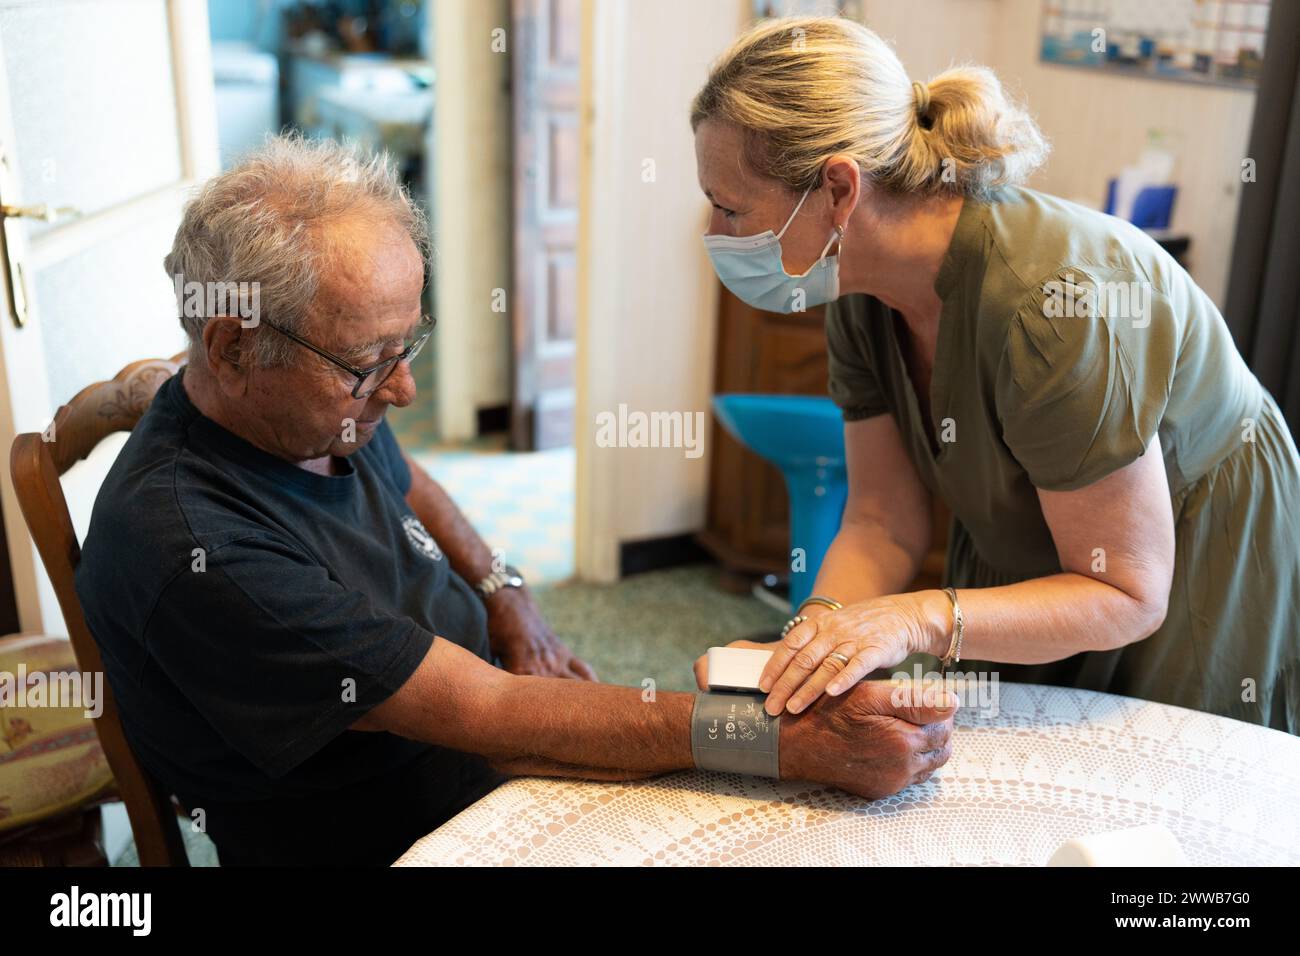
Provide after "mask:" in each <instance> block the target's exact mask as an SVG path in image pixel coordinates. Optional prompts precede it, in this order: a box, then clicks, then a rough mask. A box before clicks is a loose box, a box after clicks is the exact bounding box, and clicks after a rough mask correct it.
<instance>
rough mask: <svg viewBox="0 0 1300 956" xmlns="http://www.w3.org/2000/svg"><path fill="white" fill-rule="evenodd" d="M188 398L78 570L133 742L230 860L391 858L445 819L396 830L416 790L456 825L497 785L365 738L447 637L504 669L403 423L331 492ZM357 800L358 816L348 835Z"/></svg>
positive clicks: (164, 405) (143, 429) (100, 501)
mask: <svg viewBox="0 0 1300 956" xmlns="http://www.w3.org/2000/svg"><path fill="white" fill-rule="evenodd" d="M182 383H183V372H182V374H178V375H176V376H175V377H173V378H172V379H171V380H169V381H168V382H166V383H165V384H164V385H163V386H162V388H161V389H159V391H158V395H157V397H156V398H155V400H154V402H153V404H152V405H151V406H150V408H149V410H148V411H147V412H146V414H145V415H144V417H143V418H142V419H141V420H140V422H139V424H138V425H137V426H136V428H135V430H134V431H133V432H132V434H131V437H130V438H129V440H128V441H127V443H126V445H125V446H124V448H123V449H122V452H121V454H120V455H119V457H118V459H117V461H116V463H115V464H114V465H113V468H112V470H111V471H110V472H109V475H108V478H107V479H106V480H105V482H104V485H103V487H102V489H101V490H100V493H99V497H98V498H97V500H96V502H95V509H94V513H93V516H92V519H91V525H90V532H89V534H88V535H87V537H86V541H85V546H84V548H83V551H82V557H81V564H80V566H79V567H78V569H77V581H76V583H77V593H78V595H79V596H80V598H81V603H82V606H83V608H84V609H85V613H86V619H87V622H88V623H89V626H90V630H91V632H92V633H93V634H94V636H95V640H96V642H97V643H98V644H99V646H100V649H101V652H102V654H103V658H104V667H105V671H106V676H107V679H108V681H109V684H110V686H111V687H112V689H113V693H114V694H115V695H116V697H117V701H118V706H119V710H120V711H121V717H122V723H123V725H124V727H125V730H126V734H127V737H128V739H129V740H130V742H131V745H132V747H133V748H134V750H135V752H136V753H137V754H138V756H139V758H140V759H141V760H142V761H143V762H144V764H145V765H146V766H147V767H148V769H149V770H150V771H151V772H152V773H153V774H154V775H155V776H156V777H157V778H158V779H159V780H160V781H161V782H162V783H163V784H165V785H166V786H168V787H169V788H170V789H171V790H172V791H173V792H175V793H177V794H178V795H179V796H180V797H181V799H182V800H183V801H184V802H185V803H186V805H187V806H188V807H190V808H191V809H193V808H202V809H204V810H205V815H206V817H207V822H208V826H209V833H211V834H212V836H213V838H214V840H215V841H216V842H217V847H218V850H219V851H220V852H221V854H222V857H223V860H224V859H226V858H227V857H228V856H229V857H231V858H238V859H247V860H258V861H264V862H293V861H294V860H296V859H300V858H301V856H302V853H303V850H302V846H301V845H298V844H294V845H293V846H292V847H290V844H289V843H287V842H279V843H278V842H277V841H279V839H280V835H281V828H282V827H284V826H291V827H299V828H302V827H306V828H314V829H316V830H317V833H316V837H315V838H316V839H318V840H335V839H338V840H342V841H344V842H345V843H346V844H347V845H348V847H349V852H348V853H345V854H342V855H337V854H336V855H326V856H325V857H323V859H326V860H337V859H375V860H376V862H379V861H380V859H381V858H382V855H383V854H387V853H389V852H391V849H392V848H393V847H400V846H401V845H402V841H403V840H405V841H406V843H408V844H409V842H410V841H411V839H414V838H416V837H418V836H420V835H422V833H424V832H427V831H428V829H430V828H431V826H430V823H433V824H434V825H436V823H437V822H440V821H438V820H436V819H433V818H431V817H428V816H426V818H425V819H423V820H410V819H394V817H396V816H397V814H393V813H391V812H385V810H384V809H383V808H384V806H385V801H386V799H387V797H388V796H389V795H391V794H392V793H393V791H394V789H400V788H403V787H407V788H409V789H411V790H412V791H418V792H421V793H425V794H426V796H429V799H426V800H424V805H428V806H430V807H432V806H433V805H434V804H439V805H440V806H439V811H440V813H441V812H446V811H447V810H448V809H449V808H454V809H458V808H459V805H460V804H461V803H463V800H461V799H460V797H461V796H463V794H462V793H461V791H463V790H464V789H465V787H467V786H469V785H470V784H471V783H473V782H475V781H478V780H479V779H480V777H482V778H483V779H487V778H486V776H483V775H481V774H479V773H478V769H479V768H477V765H475V766H473V767H471V769H472V770H473V772H472V773H471V772H469V771H465V772H462V771H461V770H460V769H458V768H459V763H455V766H453V765H452V764H451V763H449V761H453V762H455V761H457V760H458V759H459V755H451V754H450V753H449V752H447V751H440V753H438V754H431V753H430V751H431V750H433V751H439V750H440V749H439V748H431V747H430V746H429V745H428V744H424V743H420V742H418V741H413V740H408V739H404V738H402V737H398V736H395V735H393V734H388V733H369V732H361V731H353V730H349V729H348V728H349V727H350V726H351V725H352V724H354V723H355V722H356V721H357V720H358V719H360V718H361V716H362V715H363V714H365V713H366V712H367V711H368V710H370V709H371V708H372V707H374V706H375V705H377V704H379V703H381V702H382V701H383V700H385V699H386V698H388V697H389V696H390V695H391V694H392V693H393V692H394V691H396V690H397V689H398V688H399V687H401V686H402V684H403V683H404V682H405V681H406V679H407V678H408V677H409V676H410V675H411V673H412V672H413V671H414V670H415V669H416V667H417V666H418V664H419V663H420V661H421V660H422V659H423V657H424V656H425V654H426V653H427V651H428V650H429V647H430V645H431V644H432V642H433V638H434V635H435V634H436V635H438V636H440V637H442V638H444V639H446V640H449V641H452V642H454V643H456V644H459V645H461V646H462V647H464V648H466V649H468V650H470V651H472V652H473V653H475V654H477V655H478V656H479V657H482V658H483V659H484V660H487V659H489V654H490V651H489V647H488V637H487V621H486V614H485V612H484V609H483V606H482V603H481V602H480V601H479V600H478V598H477V596H476V595H475V594H474V592H473V590H472V589H471V588H470V587H469V586H468V585H467V584H466V583H465V581H464V580H462V579H461V578H460V576H459V575H457V574H456V573H455V572H454V571H453V570H452V569H451V568H450V566H449V562H448V560H447V559H446V557H445V556H444V555H443V554H442V552H441V550H440V549H439V548H438V545H437V542H436V541H435V540H434V539H433V537H432V536H431V535H430V534H429V532H428V531H427V530H426V529H425V528H424V526H423V525H422V524H421V523H420V521H419V519H418V518H417V517H416V516H415V514H414V513H413V512H412V511H411V508H410V506H409V505H408V504H407V503H406V500H405V496H406V493H407V491H408V490H409V487H410V483H411V475H410V470H409V469H408V468H407V466H406V463H405V462H404V461H403V459H402V456H401V452H400V450H399V449H398V446H397V442H396V440H395V439H394V438H393V435H392V432H391V431H390V430H389V428H388V425H387V423H384V424H382V425H381V426H380V427H379V428H378V429H376V431H375V434H374V436H373V438H372V439H371V441H370V443H369V444H368V445H367V446H366V447H364V448H362V449H360V450H359V451H358V452H356V453H355V454H354V455H352V456H351V457H350V458H348V459H346V460H345V462H344V473H343V474H340V475H337V476H332V477H327V476H322V475H318V474H314V473H312V472H308V471H305V470H303V469H301V468H299V467H297V466H295V465H293V464H290V463H289V462H286V461H283V460H282V459H279V458H276V457H275V456H273V455H270V454H268V453H266V452H263V451H261V450H259V449H258V448H256V447H254V446H253V445H251V444H249V443H248V442H246V441H244V440H243V439H241V438H239V437H237V436H236V435H234V434H232V433H231V432H229V431H227V430H225V429H224V428H222V427H220V426H219V425H217V424H216V423H215V422H213V421H212V420H211V419H208V418H206V417H204V416H203V415H202V414H201V413H200V412H199V411H198V410H197V409H196V408H195V407H194V405H193V404H192V403H191V402H190V400H189V397H188V396H187V395H186V393H185V389H184V387H183V384H182ZM449 767H451V768H452V769H448V768H449ZM421 774H423V775H424V776H425V777H427V776H428V775H429V774H434V775H435V776H436V775H438V774H441V775H442V776H443V777H445V778H446V779H445V788H443V787H440V783H439V781H438V780H437V779H434V780H432V781H430V780H428V779H422V780H420V781H418V783H417V782H413V780H412V779H411V778H412V777H414V776H417V775H421ZM471 778H472V780H471ZM475 785H477V784H475ZM344 798H345V800H346V804H347V806H349V807H351V808H352V810H353V811H355V812H354V813H347V814H344V815H343V816H344V817H346V819H344V820H341V819H340V813H339V810H338V806H337V804H338V802H339V801H340V800H341V799H344ZM313 807H317V808H319V809H320V810H321V811H322V813H323V814H324V817H323V818H322V819H321V820H319V821H313V819H312V816H311V814H312V811H313ZM430 813H432V810H431V811H430ZM376 818H378V819H376ZM236 819H238V821H239V825H238V827H237V828H235V827H234V826H233V825H229V822H230V821H233V820H236ZM340 826H344V827H347V828H350V831H349V832H344V833H337V832H336V833H333V834H331V835H329V836H325V835H322V834H321V833H320V832H319V831H320V830H321V829H323V828H334V829H336V830H337V828H339V827H340ZM223 830H224V831H225V835H226V839H225V841H224V844H223V840H222V836H221V834H222V832H223ZM236 830H237V832H236ZM237 844H238V845H237ZM277 845H279V846H282V847H284V849H283V852H280V851H277V849H276V847H277ZM311 845H314V844H311ZM380 846H383V847H384V850H383V851H382V854H381V856H380V857H376V856H374V855H373V852H372V851H376V848H378V847H380ZM398 852H400V850H398ZM349 854H357V855H349ZM286 857H288V858H286ZM383 862H387V860H383Z"/></svg>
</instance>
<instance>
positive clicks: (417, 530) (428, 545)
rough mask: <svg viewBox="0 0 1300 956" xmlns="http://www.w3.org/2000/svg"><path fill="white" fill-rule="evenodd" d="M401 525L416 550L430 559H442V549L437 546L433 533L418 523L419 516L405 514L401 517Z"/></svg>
mask: <svg viewBox="0 0 1300 956" xmlns="http://www.w3.org/2000/svg"><path fill="white" fill-rule="evenodd" d="M402 527H403V528H405V529H406V537H407V538H408V539H410V542H411V544H412V545H414V546H415V550H416V551H419V552H420V553H421V554H422V555H424V556H425V557H426V558H429V559H430V560H432V561H441V560H442V550H441V549H440V548H439V547H438V542H437V541H434V540H433V535H431V534H429V532H428V530H427V529H426V528H425V527H424V525H422V524H420V519H419V518H417V517H416V516H415V515H407V516H406V517H405V518H403V519H402Z"/></svg>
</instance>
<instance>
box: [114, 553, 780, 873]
mask: <svg viewBox="0 0 1300 956" xmlns="http://www.w3.org/2000/svg"><path fill="white" fill-rule="evenodd" d="M537 600H538V603H540V604H541V606H542V610H543V612H544V613H545V614H546V618H547V620H548V621H550V623H551V626H552V627H553V628H554V629H555V632H556V633H557V634H558V635H560V637H561V638H563V639H564V640H565V641H566V642H567V643H568V644H569V646H570V647H572V648H573V649H574V650H575V651H576V652H577V653H578V655H579V656H580V657H583V658H585V659H586V660H587V661H588V662H590V663H591V665H592V666H593V667H594V668H595V669H596V672H597V674H599V675H600V679H601V681H603V682H604V683H607V684H626V685H630V686H633V687H641V686H643V685H642V681H643V680H645V679H646V678H651V679H652V680H654V682H655V684H654V686H655V689H656V690H694V689H695V680H694V677H693V675H692V671H691V665H692V664H693V663H694V661H695V658H696V657H698V656H699V655H700V654H702V653H703V652H704V651H705V650H706V649H707V648H709V647H711V646H713V645H715V644H725V643H727V642H728V641H732V640H736V639H737V638H741V637H753V636H754V635H755V634H758V633H764V634H767V635H768V636H771V637H775V636H776V632H777V631H778V630H779V629H780V627H781V624H782V623H783V621H784V616H783V615H782V614H780V613H779V612H777V611H775V610H773V609H772V608H770V607H768V606H767V605H765V604H763V603H761V602H759V601H758V600H756V599H754V598H752V597H748V596H738V595H734V594H729V593H727V592H725V591H723V590H722V589H721V588H720V587H719V586H718V572H717V570H716V569H715V568H714V567H712V566H710V565H696V566H692V567H684V568H674V569H671V570H667V571H653V572H650V573H647V574H638V575H636V576H634V577H630V578H627V579H625V580H623V581H620V582H619V583H617V584H609V585H600V584H573V583H570V584H563V585H558V586H556V587H550V588H543V589H541V590H539V591H538V592H537ZM183 829H185V830H188V829H189V828H188V827H183ZM186 841H187V846H188V849H189V854H190V861H191V862H192V863H193V864H194V865H195V866H216V865H217V861H216V850H215V849H214V847H213V845H212V843H211V841H209V840H208V839H207V837H205V836H203V834H200V833H187V834H186ZM137 864H138V861H137V859H136V854H135V846H134V845H133V844H132V845H129V846H128V847H127V849H126V851H125V852H124V853H123V854H122V855H121V856H120V857H119V858H118V859H117V860H116V862H115V863H114V865H115V866H136V865H137Z"/></svg>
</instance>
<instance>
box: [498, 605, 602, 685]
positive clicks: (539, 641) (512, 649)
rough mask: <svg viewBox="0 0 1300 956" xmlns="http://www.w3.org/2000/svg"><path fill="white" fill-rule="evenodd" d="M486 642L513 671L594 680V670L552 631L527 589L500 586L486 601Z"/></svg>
mask: <svg viewBox="0 0 1300 956" xmlns="http://www.w3.org/2000/svg"><path fill="white" fill-rule="evenodd" d="M487 611H488V641H489V643H490V644H491V646H492V652H493V653H494V654H496V655H497V656H498V657H499V658H501V664H502V666H503V667H504V668H505V669H506V670H508V671H509V672H510V673H512V674H533V675H535V676H537V677H571V678H576V679H578V680H590V681H594V680H596V672H595V671H594V670H592V669H591V666H590V665H589V664H588V663H587V662H586V661H584V660H581V659H580V658H577V657H575V656H574V655H573V652H572V651H571V650H569V648H568V647H566V646H565V644H564V642H563V641H561V640H560V639H559V638H558V637H556V636H555V634H554V633H553V632H552V631H551V629H550V627H549V626H548V625H547V623H546V621H545V619H543V617H542V612H541V611H540V610H538V608H537V604H536V602H534V601H533V597H532V595H531V594H529V593H528V592H527V591H524V590H520V589H518V588H502V589H501V590H500V591H497V592H496V593H495V594H493V595H492V596H491V597H490V598H488V600H487Z"/></svg>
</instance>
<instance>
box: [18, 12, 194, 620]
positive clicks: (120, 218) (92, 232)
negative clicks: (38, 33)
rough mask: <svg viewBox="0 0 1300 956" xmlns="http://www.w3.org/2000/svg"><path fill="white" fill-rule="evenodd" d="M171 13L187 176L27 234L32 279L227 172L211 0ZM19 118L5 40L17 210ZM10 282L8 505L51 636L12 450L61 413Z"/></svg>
mask: <svg viewBox="0 0 1300 956" xmlns="http://www.w3.org/2000/svg"><path fill="white" fill-rule="evenodd" d="M165 10H166V14H167V19H168V31H169V34H170V37H171V56H172V77H173V80H174V83H175V93H176V120H177V133H178V140H179V143H180V160H181V176H180V178H179V179H178V180H177V181H176V182H174V183H170V184H168V185H166V186H164V187H162V188H160V189H157V190H154V191H152V192H149V193H145V194H143V195H141V196H137V197H134V198H132V199H130V200H127V201H125V202H122V203H118V204H117V205H114V206H112V207H110V208H108V209H105V210H102V211H100V212H96V213H93V214H91V215H88V216H85V217H84V218H79V219H76V220H73V221H71V222H68V223H65V224H63V225H59V226H56V227H55V228H52V229H50V230H48V231H47V232H45V233H42V234H41V235H39V236H37V237H35V238H34V239H31V240H27V238H26V237H25V236H19V237H18V241H16V242H15V243H14V252H15V255H16V256H17V257H18V258H19V259H20V261H21V262H22V263H23V265H24V272H25V274H26V275H27V276H28V277H31V276H33V275H34V274H35V273H36V272H37V271H38V270H39V269H41V268H43V267H45V266H48V265H51V264H53V263H55V262H59V261H62V260H64V259H66V258H68V257H69V256H72V255H75V254H77V253H78V252H80V251H82V250H84V249H87V248H89V247H91V246H93V245H95V244H97V243H99V242H103V241H105V240H106V239H107V238H108V237H110V236H113V235H116V234H118V233H120V232H121V231H123V229H124V228H125V227H127V226H128V225H130V224H133V223H135V222H138V221H140V220H141V219H145V218H152V217H155V216H158V215H159V214H160V213H165V212H166V211H167V210H168V209H169V208H175V209H176V210H177V211H178V213H179V210H180V208H181V207H182V205H183V204H184V202H185V201H186V200H187V199H188V198H189V194H190V192H191V190H192V189H193V188H194V187H195V186H196V185H198V184H199V183H202V182H203V181H204V180H206V179H207V178H208V177H210V176H211V175H213V174H214V173H216V172H217V171H218V169H219V161H218V154H217V126H216V102H215V95H214V89H213V78H212V51H211V40H210V36H209V25H208V4H207V0H166V4H165ZM12 120H13V117H12V113H11V110H10V100H9V83H8V73H7V71H6V70H5V52H4V40H3V38H0V148H3V150H4V153H5V156H6V159H7V162H8V164H9V169H10V170H11V171H15V174H13V175H10V176H9V180H10V183H11V185H10V188H9V190H8V191H7V193H6V195H5V197H4V201H5V202H6V203H7V204H10V205H18V204H21V202H22V201H23V197H22V194H21V191H20V190H16V189H15V188H14V187H15V185H16V184H17V175H16V169H17V163H16V152H15V147H14V145H13V144H14V142H15V140H14V131H13V122H12ZM8 282H9V278H8V270H7V269H0V292H3V293H4V302H5V303H6V304H5V305H4V306H3V307H2V308H0V313H2V314H0V448H3V449H4V450H5V455H4V458H5V463H4V467H3V468H2V469H0V506H2V507H3V512H4V526H5V537H6V538H7V539H8V540H7V545H8V550H9V562H10V567H11V568H12V571H13V589H14V599H15V603H16V604H17V608H18V618H19V622H20V626H21V628H22V631H23V632H24V633H47V632H50V631H52V630H54V629H55V628H59V629H61V628H62V626H63V617H62V614H61V613H60V612H59V608H58V602H57V599H56V598H55V595H54V589H53V587H52V586H51V585H50V582H49V578H48V577H47V576H46V574H45V569H44V567H43V566H42V565H41V560H40V556H39V555H38V554H37V552H36V546H35V544H34V543H33V542H32V539H31V536H30V535H29V534H28V531H27V525H26V523H25V522H24V520H23V517H22V512H21V511H20V510H19V507H18V499H17V498H16V497H15V495H14V489H13V481H12V479H11V478H10V475H9V467H8V449H9V448H10V446H11V445H12V444H13V440H14V437H15V436H16V435H18V434H20V433H22V432H29V431H41V430H43V429H44V428H46V426H47V425H48V424H49V423H50V422H51V421H52V420H53V417H54V413H55V411H56V408H54V407H52V403H51V402H50V399H49V388H48V382H47V379H46V374H45V352H44V345H43V341H42V335H41V314H40V303H39V302H37V301H35V298H34V290H33V289H32V288H31V287H30V285H29V287H28V290H27V291H28V294H29V297H30V298H29V308H28V319H27V323H26V325H25V326H24V327H23V328H21V329H19V328H17V327H16V326H15V324H14V320H13V316H12V315H11V314H10V313H9V309H8V305H7V302H8V292H9V289H8ZM29 282H30V278H29ZM140 357H141V358H146V357H148V356H140ZM86 384H90V383H89V382H87V383H86ZM71 397H72V396H71V395H69V396H68V398H71Z"/></svg>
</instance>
